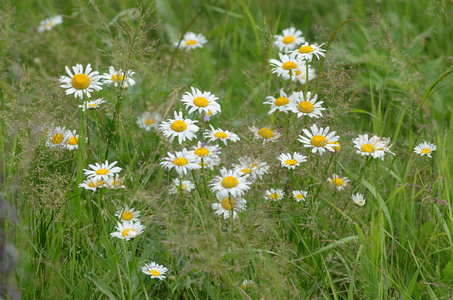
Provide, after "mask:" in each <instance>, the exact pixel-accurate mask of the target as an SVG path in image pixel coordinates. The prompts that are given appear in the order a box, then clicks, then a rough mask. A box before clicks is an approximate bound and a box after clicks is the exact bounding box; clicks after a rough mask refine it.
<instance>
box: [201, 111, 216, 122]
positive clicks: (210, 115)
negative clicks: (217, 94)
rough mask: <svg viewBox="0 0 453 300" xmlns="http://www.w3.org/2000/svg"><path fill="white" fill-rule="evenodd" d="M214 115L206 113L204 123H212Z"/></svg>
mask: <svg viewBox="0 0 453 300" xmlns="http://www.w3.org/2000/svg"><path fill="white" fill-rule="evenodd" d="M214 115H215V114H214V113H213V112H212V111H208V112H207V113H204V117H203V121H204V122H205V123H206V124H207V123H208V122H209V121H211V117H212V116H214Z"/></svg>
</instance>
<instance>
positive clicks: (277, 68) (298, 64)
mask: <svg viewBox="0 0 453 300" xmlns="http://www.w3.org/2000/svg"><path fill="white" fill-rule="evenodd" d="M278 55H279V57H280V60H276V59H270V60H269V63H270V64H271V65H273V66H274V68H273V69H272V73H277V76H285V75H286V76H289V75H290V74H291V76H292V78H293V80H295V78H296V75H297V74H296V71H299V72H301V70H302V67H304V68H305V63H304V62H303V61H302V60H301V59H299V58H297V57H296V54H295V53H292V54H290V55H286V54H282V53H278Z"/></svg>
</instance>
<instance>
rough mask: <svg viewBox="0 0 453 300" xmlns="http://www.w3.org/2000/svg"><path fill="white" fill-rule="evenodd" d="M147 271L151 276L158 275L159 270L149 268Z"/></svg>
mask: <svg viewBox="0 0 453 300" xmlns="http://www.w3.org/2000/svg"><path fill="white" fill-rule="evenodd" d="M149 273H150V274H151V275H153V276H159V275H160V272H159V271H156V270H150V271H149Z"/></svg>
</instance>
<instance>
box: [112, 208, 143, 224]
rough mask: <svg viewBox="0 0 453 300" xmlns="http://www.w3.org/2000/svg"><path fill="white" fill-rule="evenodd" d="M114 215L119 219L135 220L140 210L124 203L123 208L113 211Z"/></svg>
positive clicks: (138, 216)
mask: <svg viewBox="0 0 453 300" xmlns="http://www.w3.org/2000/svg"><path fill="white" fill-rule="evenodd" d="M115 217H118V219H120V220H121V221H126V222H129V221H132V222H137V221H138V220H139V219H138V218H140V211H139V210H137V211H135V209H134V208H129V206H128V205H126V206H125V207H124V208H121V209H120V210H117V211H116V212H115Z"/></svg>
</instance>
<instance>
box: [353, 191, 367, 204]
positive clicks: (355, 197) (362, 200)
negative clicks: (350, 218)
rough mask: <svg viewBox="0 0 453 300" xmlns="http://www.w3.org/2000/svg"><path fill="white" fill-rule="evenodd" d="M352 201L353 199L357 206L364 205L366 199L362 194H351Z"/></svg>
mask: <svg viewBox="0 0 453 300" xmlns="http://www.w3.org/2000/svg"><path fill="white" fill-rule="evenodd" d="M351 198H352V201H354V204H356V205H358V206H364V205H365V202H366V199H365V198H363V195H362V194H359V193H357V194H355V195H352V197H351Z"/></svg>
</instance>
